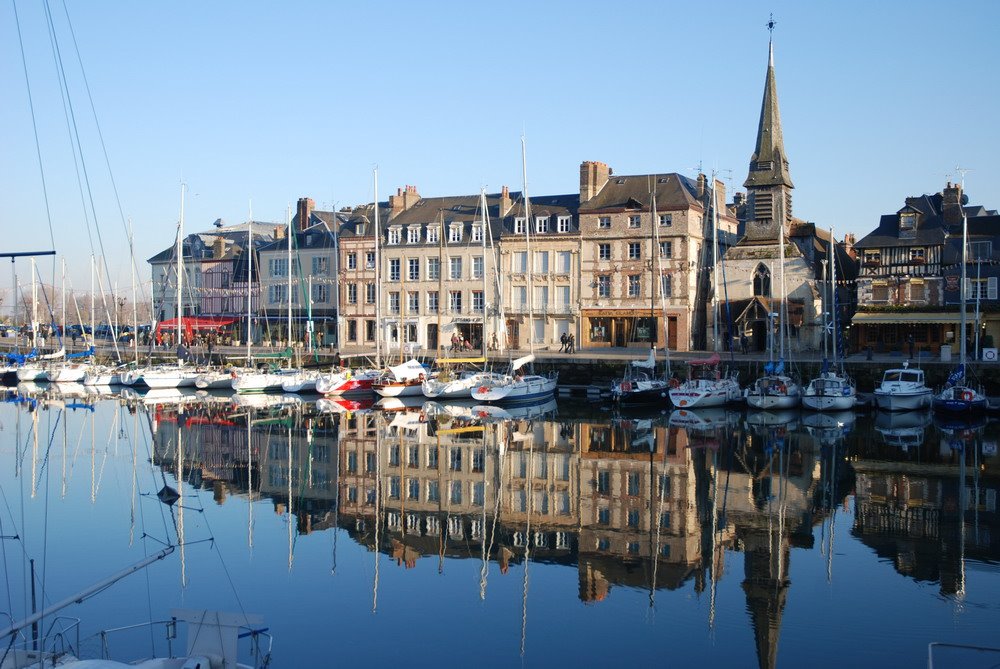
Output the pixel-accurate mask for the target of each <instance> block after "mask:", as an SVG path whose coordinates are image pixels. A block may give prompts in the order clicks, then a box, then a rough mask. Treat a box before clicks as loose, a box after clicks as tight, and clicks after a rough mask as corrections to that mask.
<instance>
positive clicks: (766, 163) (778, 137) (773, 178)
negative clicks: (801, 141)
mask: <svg viewBox="0 0 1000 669" xmlns="http://www.w3.org/2000/svg"><path fill="white" fill-rule="evenodd" d="M768 49H769V57H768V63H767V76H766V77H765V79H764V99H763V100H762V101H761V104H760V120H759V121H758V123H757V145H756V146H755V147H754V152H753V156H751V157H750V173H749V174H748V175H747V180H746V181H745V182H743V185H744V186H745V187H747V188H749V187H751V186H779V185H784V186H787V187H788V188H794V187H795V186H794V185H792V177H791V175H790V174H789V172H788V158H787V156H786V155H785V140H784V137H783V136H782V132H781V113H780V112H779V110H778V85H777V83H775V79H774V51H773V47H772V46H771V45H768Z"/></svg>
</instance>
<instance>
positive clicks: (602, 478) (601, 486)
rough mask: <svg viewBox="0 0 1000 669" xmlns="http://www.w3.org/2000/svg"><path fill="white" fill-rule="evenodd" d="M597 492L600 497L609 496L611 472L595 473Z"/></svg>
mask: <svg viewBox="0 0 1000 669" xmlns="http://www.w3.org/2000/svg"><path fill="white" fill-rule="evenodd" d="M597 492H598V494H600V495H608V494H611V472H608V471H600V472H597Z"/></svg>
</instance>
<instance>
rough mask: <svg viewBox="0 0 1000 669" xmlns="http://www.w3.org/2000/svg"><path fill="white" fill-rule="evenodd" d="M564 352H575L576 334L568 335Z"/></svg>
mask: <svg viewBox="0 0 1000 669" xmlns="http://www.w3.org/2000/svg"><path fill="white" fill-rule="evenodd" d="M566 352H567V353H576V335H572V334H571V335H570V336H569V337H568V338H567V341H566Z"/></svg>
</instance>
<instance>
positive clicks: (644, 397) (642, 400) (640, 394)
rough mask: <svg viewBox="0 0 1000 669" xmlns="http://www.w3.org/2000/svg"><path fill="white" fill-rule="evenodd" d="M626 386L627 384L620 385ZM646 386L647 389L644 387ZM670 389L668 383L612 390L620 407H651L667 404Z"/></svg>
mask: <svg viewBox="0 0 1000 669" xmlns="http://www.w3.org/2000/svg"><path fill="white" fill-rule="evenodd" d="M619 385H620V386H624V385H625V384H624V383H623V384H619ZM643 385H645V386H646V387H643ZM668 391H669V387H668V386H667V384H666V383H659V384H653V385H647V384H640V386H639V387H634V386H633V387H631V388H628V389H625V388H619V389H614V390H612V397H614V399H615V402H617V403H618V404H619V405H620V406H649V405H653V404H667V403H668V402H669V401H670V397H669V394H668Z"/></svg>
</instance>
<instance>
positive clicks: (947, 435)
mask: <svg viewBox="0 0 1000 669" xmlns="http://www.w3.org/2000/svg"><path fill="white" fill-rule="evenodd" d="M19 390H21V391H23V392H24V394H25V396H31V397H32V398H35V399H33V400H31V401H22V402H21V403H20V404H18V405H17V406H18V407H19V409H18V414H17V415H18V421H19V422H18V425H20V420H21V417H22V416H23V415H24V414H25V413H27V414H32V415H33V416H37V412H38V411H39V410H42V409H44V408H48V409H50V410H55V411H60V412H64V411H71V410H74V409H78V408H77V407H73V408H71V406H72V403H67V400H66V398H62V397H58V398H57V397H54V396H52V395H51V394H47V393H46V391H45V389H43V388H42V389H27V388H26V389H19ZM403 400H406V401H401V400H400V399H396V400H394V401H392V402H387V403H384V404H382V403H380V404H378V405H376V404H374V403H373V402H372V401H370V400H369V401H364V400H343V399H340V400H319V401H317V402H315V403H305V402H303V401H302V400H301V399H300V398H298V397H295V396H252V395H251V396H237V397H235V398H231V397H223V396H212V395H204V394H199V395H195V394H191V393H178V392H177V391H173V392H172V393H170V394H169V396H168V395H157V394H146V395H142V396H140V395H134V394H126V395H125V396H123V397H121V398H115V399H114V400H113V401H115V402H120V403H121V406H122V407H123V408H127V409H128V410H130V411H131V412H132V414H131V415H132V419H133V420H138V417H142V418H143V419H144V420H146V421H148V429H149V433H150V435H151V436H152V454H151V459H152V463H153V465H154V466H155V467H157V468H158V469H159V470H160V471H161V472H162V473H163V474H164V475H165V476H172V477H174V478H175V480H179V481H181V482H183V484H185V485H186V486H189V487H191V488H194V489H204V490H211V491H212V495H213V498H214V500H215V502H216V503H218V504H220V505H223V504H230V503H235V504H243V505H245V506H246V533H247V546H248V549H250V550H253V548H254V532H255V527H256V523H255V519H254V516H253V514H254V509H255V507H257V508H258V510H259V505H257V504H255V501H257V500H262V499H267V500H270V501H271V503H272V504H273V509H274V512H275V513H276V514H278V515H279V516H281V517H283V518H284V519H285V521H286V523H285V528H286V530H287V534H286V536H285V537H284V538H283V540H284V541H286V542H287V568H288V569H289V570H294V569H297V566H296V563H295V557H296V555H295V554H296V542H297V540H298V539H299V538H300V537H302V536H304V535H308V534H311V533H315V532H323V531H332V532H333V537H334V542H333V550H332V555H331V557H330V568H331V570H332V571H334V572H336V569H337V551H338V544H337V537H338V536H339V535H343V536H344V537H348V538H349V539H350V540H351V541H352V542H354V543H355V544H357V545H358V546H361V547H364V548H365V549H367V550H368V551H370V553H371V565H372V572H371V573H372V581H371V583H370V590H371V598H370V608H371V610H372V611H377V610H378V607H379V594H380V592H379V591H380V587H383V586H382V583H381V582H380V581H381V580H382V576H383V572H382V571H381V570H384V569H386V568H387V566H388V565H394V567H392V566H389V568H390V569H392V568H396V569H400V570H411V569H414V568H415V567H417V566H418V565H420V564H421V563H424V562H426V563H428V564H430V565H431V566H432V568H433V570H434V571H435V572H437V573H441V574H444V573H446V572H447V571H448V566H449V563H450V561H452V560H463V561H468V560H472V561H475V563H476V564H477V573H478V579H477V581H476V584H475V586H474V587H475V589H476V594H477V596H478V598H479V599H481V600H485V599H487V598H488V597H489V595H490V593H491V589H494V588H495V587H496V586H495V580H496V579H497V578H503V577H504V576H505V575H510V574H511V572H514V573H515V574H517V576H519V577H520V588H521V593H520V594H521V603H522V609H521V615H522V619H521V652H522V653H526V652H529V651H530V649H531V647H532V633H534V634H536V635H539V637H541V635H542V630H544V629H545V626H546V625H548V624H550V622H549V621H545V620H542V619H539V620H538V622H537V623H535V622H534V621H533V619H532V618H531V616H530V615H529V614H530V612H531V610H532V607H531V604H532V597H531V590H532V579H533V578H537V576H536V575H537V574H538V573H539V572H538V570H537V569H536V567H537V565H548V566H557V567H558V566H561V567H564V568H566V569H575V570H576V579H577V583H578V589H577V597H578V598H579V600H580V601H581V602H583V603H585V604H588V605H594V606H599V605H600V603H601V602H603V601H605V600H607V599H608V598H609V597H612V596H613V595H614V593H615V591H616V590H618V589H621V590H630V591H634V590H641V591H642V592H643V595H642V597H643V600H644V602H645V604H644V605H645V606H646V607H648V609H649V611H650V612H653V611H655V608H656V606H657V596H658V595H659V596H660V597H663V596H664V595H663V593H664V592H669V591H673V590H678V589H680V588H683V587H685V586H690V587H691V588H692V589H693V591H694V592H695V593H696V594H697V595H698V596H699V597H702V596H704V597H706V598H707V601H708V606H707V612H706V620H705V624H706V625H707V626H708V627H709V628H710V629H714V626H715V624H716V620H717V618H718V616H719V614H720V610H721V608H722V607H723V606H725V607H727V608H728V609H730V610H732V609H733V607H734V606H736V605H737V603H736V602H734V601H723V600H722V595H721V594H720V593H722V592H723V590H720V584H723V583H724V582H725V581H726V580H727V579H737V580H738V582H739V585H740V589H741V590H742V595H741V601H740V602H739V604H738V605H739V606H741V607H745V610H746V618H745V620H746V621H747V622H749V623H750V625H751V628H752V630H753V636H754V643H755V652H756V657H757V660H758V664H759V665H760V666H762V667H773V666H775V665H776V662H777V657H778V649H779V645H780V644H779V641H780V637H781V630H782V622H783V616H784V612H785V610H786V607H787V604H788V599H789V597H790V596H793V593H794V590H793V588H792V586H793V585H794V582H793V580H792V578H791V577H790V573H791V564H790V563H791V561H792V560H793V559H796V560H798V559H804V557H803V556H804V554H803V552H802V551H803V550H805V551H813V550H815V551H818V552H819V554H820V555H821V556H822V559H823V562H824V571H825V574H826V579H827V581H828V582H831V583H832V582H833V580H834V573H835V564H834V562H835V556H836V555H838V554H840V553H841V551H838V548H837V546H838V545H840V544H841V543H842V542H843V541H845V540H849V539H851V538H853V539H855V540H857V541H859V542H860V543H861V544H863V545H864V546H866V547H868V548H869V549H870V550H871V551H873V552H874V553H875V554H877V555H878V556H879V557H880V558H882V559H883V560H885V561H887V562H891V564H892V565H893V567H894V568H895V570H896V571H897V572H898V573H900V574H903V575H905V576H908V577H910V578H912V579H913V580H915V581H917V582H933V583H935V584H937V585H938V588H939V590H940V593H941V594H943V595H946V596H948V597H952V598H955V599H956V600H960V599H961V598H962V597H963V596H965V595H967V594H968V593H967V589H968V587H969V586H968V583H967V579H966V577H965V565H966V562H967V561H969V560H973V561H976V562H978V563H992V562H995V561H996V559H997V558H998V554H1000V546H998V542H997V540H996V539H995V537H996V532H997V530H998V527H997V525H998V519H997V515H996V496H997V488H998V481H997V472H998V466H1000V459H998V457H997V446H996V444H997V441H996V430H995V429H994V428H995V426H993V425H987V424H986V423H985V421H981V422H980V423H973V424H970V423H933V422H932V420H931V417H930V415H929V414H920V413H915V414H884V415H883V414H877V415H875V416H856V415H855V414H853V413H850V412H844V413H834V414H804V413H799V412H750V413H744V412H739V411H733V410H727V409H723V408H719V409H707V410H702V411H692V410H677V411H674V412H672V413H670V414H669V415H662V414H652V415H641V414H640V415H629V416H615V417H609V416H608V415H607V414H604V413H601V412H594V413H593V414H591V413H588V412H587V410H586V409H581V407H579V406H569V405H563V406H557V405H556V403H555V402H549V403H547V404H543V405H536V406H530V407H523V408H517V409H498V408H496V407H488V406H482V405H475V404H472V403H468V404H460V403H459V404H444V403H441V404H439V403H433V402H426V403H425V402H422V401H421V402H413V401H408V400H409V398H403ZM74 401H75V400H74ZM84 404H85V403H84ZM84 410H86V409H84ZM127 418H128V414H123V419H127ZM116 421H119V422H115V423H114V425H115V426H119V427H121V428H122V429H124V428H125V426H126V423H125V421H124V420H119V419H116ZM34 429H35V432H36V433H37V432H38V426H37V425H36V427H35V428H34ZM115 429H117V428H115ZM129 429H130V430H131V432H132V433H133V434H134V433H135V432H137V429H138V428H137V426H133V427H130V428H129ZM41 438H42V439H43V440H44V438H45V435H44V434H42V435H41ZM98 443H99V440H98V439H96V438H95V439H94V444H95V447H94V448H93V449H92V453H93V455H92V457H91V462H92V464H91V469H92V471H93V472H94V475H93V480H94V482H95V483H94V485H95V486H96V485H97V482H98V481H99V480H100V476H99V471H100V464H99V460H100V457H99V449H98V448H97V446H96V444H98ZM36 459H38V460H39V461H40V460H41V457H40V456H39V455H38V454H37V453H36V454H34V456H33V458H32V462H33V463H34V462H35V460H36ZM184 487H185V486H184V485H181V486H178V490H179V491H180V492H181V493H182V494H183V488H184ZM95 490H96V488H95ZM132 494H133V499H134V498H135V494H136V493H135V490H134V487H133V493H132ZM852 500H853V519H851V520H852V522H853V524H852V527H851V528H850V533H849V534H845V533H844V532H843V531H842V532H841V534H842V535H845V536H843V537H841V536H838V534H837V527H836V523H837V516H838V513H840V514H841V515H845V514H846V513H848V509H850V505H851V501H852ZM179 506H181V507H182V506H183V500H181V501H180V504H179ZM181 513H182V512H179V513H178V517H179V518H180V519H181V521H180V522H179V528H178V530H179V531H183V520H182V518H183V516H182V515H181ZM843 520H844V519H843V518H841V521H842V522H843ZM269 539H273V537H269ZM794 549H801V550H794ZM733 560H739V561H742V574H741V575H738V571H736V570H738V565H734V564H732V563H731V562H732V561H733ZM727 563H729V564H727ZM452 564H453V563H452ZM730 574H732V575H730ZM806 589H807V590H808V588H806ZM729 592H730V593H731V592H732V591H731V590H730V591H729ZM731 599H732V595H731V594H729V600H731ZM538 643H541V640H539V642H538ZM745 652H746V653H750V652H754V651H751V650H750V649H749V648H747V649H745Z"/></svg>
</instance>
